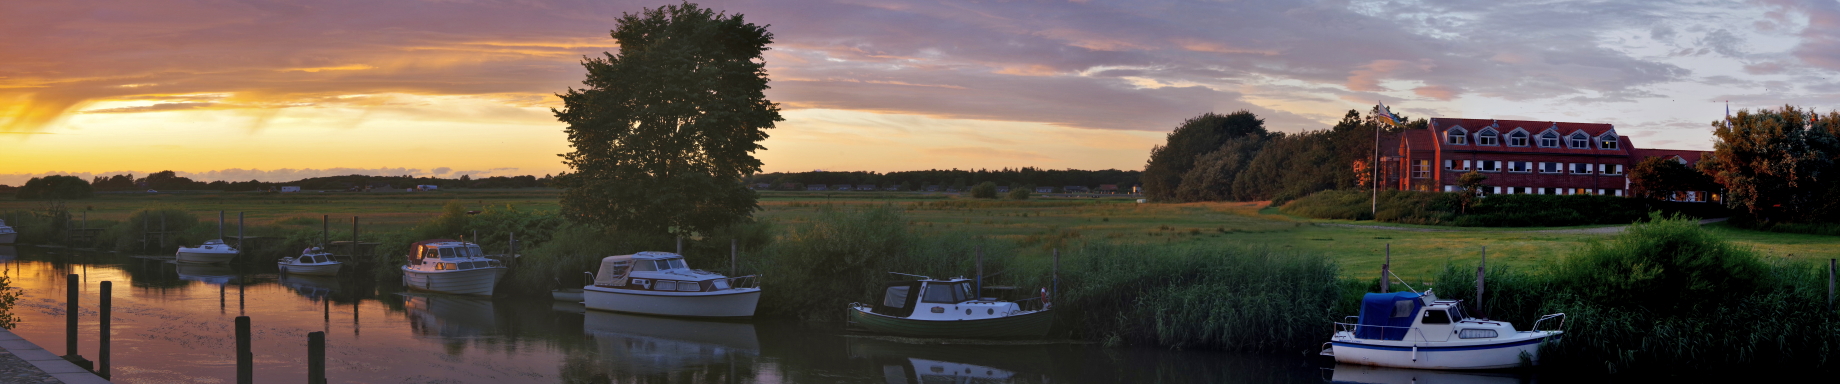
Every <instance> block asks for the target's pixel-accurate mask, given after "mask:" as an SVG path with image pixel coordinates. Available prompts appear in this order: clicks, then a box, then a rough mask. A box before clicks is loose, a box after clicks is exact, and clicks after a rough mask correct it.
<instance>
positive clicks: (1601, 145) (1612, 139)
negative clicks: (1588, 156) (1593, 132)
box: [1597, 132, 1616, 150]
mask: <svg viewBox="0 0 1840 384" xmlns="http://www.w3.org/2000/svg"><path fill="white" fill-rule="evenodd" d="M1597 149H1605V150H1612V149H1616V133H1615V132H1609V133H1604V135H1603V136H1598V137H1597Z"/></svg>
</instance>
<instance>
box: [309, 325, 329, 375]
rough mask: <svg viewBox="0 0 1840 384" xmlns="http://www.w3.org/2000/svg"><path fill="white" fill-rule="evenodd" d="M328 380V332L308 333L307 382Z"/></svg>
mask: <svg viewBox="0 0 1840 384" xmlns="http://www.w3.org/2000/svg"><path fill="white" fill-rule="evenodd" d="M325 382H326V333H325V332H318V331H315V332H308V333H307V383H308V384H325Z"/></svg>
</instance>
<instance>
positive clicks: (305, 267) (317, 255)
mask: <svg viewBox="0 0 1840 384" xmlns="http://www.w3.org/2000/svg"><path fill="white" fill-rule="evenodd" d="M275 264H276V266H279V267H280V268H281V273H284V274H290V275H317V276H335V275H338V274H339V267H340V266H342V265H344V263H340V262H338V261H334V260H332V253H331V252H326V251H325V250H324V249H321V248H320V247H313V248H307V249H306V250H304V251H301V252H300V256H299V257H288V258H282V259H281V261H280V262H277V263H275Z"/></svg>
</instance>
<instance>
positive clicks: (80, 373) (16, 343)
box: [0, 329, 109, 384]
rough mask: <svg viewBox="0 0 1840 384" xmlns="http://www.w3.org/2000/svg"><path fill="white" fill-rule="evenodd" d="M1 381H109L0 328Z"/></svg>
mask: <svg viewBox="0 0 1840 384" xmlns="http://www.w3.org/2000/svg"><path fill="white" fill-rule="evenodd" d="M0 382H4V383H68V384H95V383H104V384H106V383H108V382H109V381H108V380H103V379H102V377H101V376H96V374H94V373H90V372H89V371H86V370H83V368H81V367H77V365H76V364H71V363H70V362H69V361H65V360H64V358H62V357H58V356H57V355H55V354H52V353H51V351H46V350H45V349H44V348H39V347H38V345H37V344H32V342H30V341H26V339H25V338H21V337H19V335H15V334H13V332H12V331H8V330H5V329H0Z"/></svg>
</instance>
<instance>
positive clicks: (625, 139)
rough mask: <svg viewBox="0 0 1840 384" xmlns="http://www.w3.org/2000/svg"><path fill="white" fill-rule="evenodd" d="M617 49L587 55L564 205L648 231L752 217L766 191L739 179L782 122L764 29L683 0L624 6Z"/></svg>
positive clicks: (589, 219)
mask: <svg viewBox="0 0 1840 384" xmlns="http://www.w3.org/2000/svg"><path fill="white" fill-rule="evenodd" d="M612 36H613V38H614V40H616V41H618V42H619V45H620V52H619V53H618V54H611V53H609V54H605V57H600V58H587V59H585V60H584V61H583V62H582V66H584V67H586V68H587V70H588V76H587V79H586V80H584V81H583V82H582V84H583V85H585V87H584V88H582V89H574V88H571V89H569V91H568V92H567V93H564V94H561V95H558V96H559V97H561V98H562V101H563V109H562V110H552V111H553V112H554V113H555V115H556V118H557V119H558V120H561V121H562V122H564V123H567V124H568V127H567V128H566V129H565V131H566V132H567V133H568V135H569V143H570V145H571V146H572V147H574V151H571V152H569V153H566V154H563V155H562V157H563V159H564V161H563V162H564V163H565V164H568V165H569V167H571V168H572V169H573V172H571V173H568V174H566V175H562V176H558V177H557V180H556V184H557V186H559V187H562V188H563V189H564V191H563V193H562V198H561V203H562V213H563V214H564V215H565V216H566V217H568V218H569V219H571V220H574V221H576V222H582V223H589V224H596V225H604V226H611V227H614V228H617V229H620V230H632V231H641V232H676V233H686V232H700V231H707V230H711V229H715V228H719V227H723V226H727V225H730V224H734V223H739V222H745V221H747V220H749V218H750V215H752V213H753V211H754V210H755V209H756V208H758V205H757V203H756V199H757V196H756V195H755V194H754V192H753V191H751V190H749V189H747V188H746V187H745V186H743V185H742V183H741V181H742V178H743V177H745V176H747V175H749V174H753V173H756V172H759V171H760V165H761V162H760V160H759V159H756V158H754V155H753V152H754V151H757V150H760V149H765V147H763V146H761V145H760V144H759V143H760V141H761V140H765V139H766V138H767V134H766V131H765V130H766V129H771V128H773V124H774V122H777V121H781V120H784V119H782V118H781V117H780V115H779V107H778V105H776V104H774V103H773V102H771V101H768V100H767V99H766V96H765V94H764V91H765V90H766V89H767V72H766V64H765V61H764V59H762V57H761V53H762V52H764V51H766V50H767V49H768V48H767V45H768V44H771V43H772V42H773V34H772V33H769V32H767V30H766V27H764V26H758V25H754V24H752V23H748V22H746V21H745V20H743V18H742V15H739V14H736V15H732V16H731V15H728V14H726V13H717V12H715V11H713V10H710V9H706V8H701V7H699V6H697V5H696V4H691V3H682V4H679V5H668V6H664V7H660V8H655V9H645V10H644V11H643V12H640V13H638V14H624V15H622V16H621V17H620V19H619V20H618V21H617V22H616V27H615V29H614V30H613V31H612Z"/></svg>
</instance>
